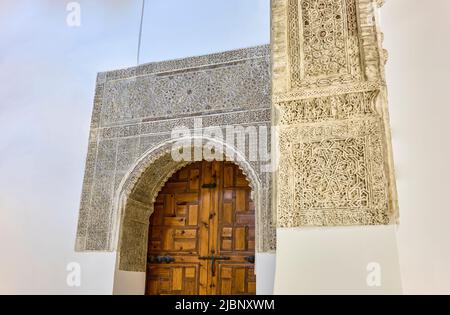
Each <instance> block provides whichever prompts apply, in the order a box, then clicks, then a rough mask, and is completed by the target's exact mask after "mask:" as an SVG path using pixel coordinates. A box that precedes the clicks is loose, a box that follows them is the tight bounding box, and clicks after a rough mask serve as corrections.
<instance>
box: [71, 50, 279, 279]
mask: <svg viewBox="0 0 450 315" xmlns="http://www.w3.org/2000/svg"><path fill="white" fill-rule="evenodd" d="M269 64H270V52H269V47H268V46H260V47H254V48H248V49H241V50H235V51H230V52H224V53H219V54H213V55H208V56H200V57H192V58H186V59H180V60H173V61H165V62H158V63H151V64H146V65H141V66H138V67H135V68H129V69H123V70H117V71H111V72H106V73H100V74H99V75H98V79H97V88H96V95H95V99H94V109H93V114H92V123H91V132H90V139H89V146H88V155H87V160H86V171H85V177H84V183H83V191H82V197H81V205H80V215H79V223H78V230H77V244H76V249H77V250H78V251H113V250H116V249H122V251H121V255H120V257H121V263H120V265H121V268H123V269H124V270H133V271H135V270H142V260H143V259H144V258H143V257H145V253H146V248H145V244H144V242H146V240H145V239H146V233H147V231H146V228H145V226H144V225H146V224H147V225H148V220H147V219H148V218H147V217H148V216H149V215H150V213H151V212H152V202H153V199H152V198H154V197H155V194H157V192H158V191H159V189H160V188H161V187H162V186H163V185H164V182H165V180H166V179H167V178H168V176H170V175H171V174H173V172H174V171H175V170H177V169H179V168H180V167H183V166H184V165H185V164H183V163H179V162H175V161H172V160H171V157H170V155H169V154H168V152H167V151H164V150H169V149H168V148H167V147H165V146H164V145H163V144H167V143H170V138H171V132H172V130H173V129H174V128H175V127H181V126H183V127H186V128H188V129H190V130H191V132H192V134H194V126H195V120H196V119H198V118H202V125H203V127H210V126H218V127H222V128H223V127H224V126H228V125H235V126H236V125H237V126H242V127H247V126H254V127H259V126H264V127H266V128H269V131H270V126H271V97H270V96H271V84H270V67H269ZM224 134H225V132H224ZM268 136H269V137H270V133H269V135H268ZM250 145H251V144H250V143H249V141H247V142H246V151H247V152H248V150H249V146H250ZM163 147H164V150H162V151H158V150H159V149H160V148H163ZM149 152H152V153H151V154H149ZM142 161H145V163H143V162H142ZM245 161H246V159H245V158H244V159H242V161H239V162H237V163H238V164H239V166H241V168H242V169H243V170H244V172H246V174H250V173H252V174H255V175H254V177H253V178H249V181H250V182H252V183H256V182H257V183H258V185H256V184H255V185H254V186H253V190H254V194H255V196H261V197H260V202H259V206H258V207H259V209H260V210H259V211H258V216H257V218H256V220H257V224H258V226H259V228H258V235H257V236H256V237H257V242H258V251H259V252H267V251H272V250H274V249H275V242H276V241H275V228H274V227H273V224H272V214H271V212H272V211H271V207H270V201H271V197H270V196H271V177H272V176H271V174H270V173H265V172H263V171H262V168H261V163H260V162H253V161H251V162H245ZM241 163H247V164H242V165H241ZM264 164H265V163H264ZM243 165H244V166H245V165H248V167H247V166H245V167H244V166H243ZM250 169H251V172H250V171H249V170H250ZM249 176H250V175H249ZM127 210H129V211H127ZM119 213H122V214H123V216H120V215H119ZM122 223H123V224H122ZM119 233H120V234H119ZM144 234H145V235H144ZM119 235H121V236H122V237H119ZM119 243H120V244H121V245H120V247H118V244H119ZM123 253H126V254H123Z"/></svg>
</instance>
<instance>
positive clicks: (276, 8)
mask: <svg viewBox="0 0 450 315" xmlns="http://www.w3.org/2000/svg"><path fill="white" fill-rule="evenodd" d="M381 3H382V1H375V0H273V1H272V49H273V61H272V72H273V76H272V82H273V90H274V95H273V102H274V108H275V115H274V123H275V124H276V125H277V126H278V127H279V128H278V130H279V134H278V137H279V144H280V147H279V162H280V163H279V170H278V172H277V174H276V176H275V178H274V186H275V187H274V190H275V193H274V203H275V204H276V207H277V211H276V212H277V218H276V220H277V224H278V226H279V227H301V226H326V225H380V224H390V223H393V222H396V219H397V216H398V210H397V197H396V189H395V176H394V168H393V163H392V151H391V143H390V131H389V121H388V111H387V99H386V87H385V79H384V64H385V62H386V58H387V53H386V52H385V50H384V49H383V48H382V46H381V45H382V34H381V33H380V32H379V27H378V24H377V17H376V9H377V6H379V5H381Z"/></svg>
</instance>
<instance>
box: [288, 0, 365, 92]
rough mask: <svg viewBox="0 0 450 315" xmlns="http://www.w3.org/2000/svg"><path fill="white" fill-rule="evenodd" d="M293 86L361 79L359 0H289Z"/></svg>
mask: <svg viewBox="0 0 450 315" xmlns="http://www.w3.org/2000/svg"><path fill="white" fill-rule="evenodd" d="M288 5H289V7H288V25H289V31H288V35H289V47H290V66H291V86H292V87H293V88H301V87H311V86H324V85H329V84H332V83H335V82H340V83H346V82H352V81H357V80H360V78H361V65H360V46H359V40H358V24H357V20H356V16H357V15H356V0H301V1H298V0H289V4H288Z"/></svg>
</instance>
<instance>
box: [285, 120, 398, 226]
mask: <svg viewBox="0 0 450 315" xmlns="http://www.w3.org/2000/svg"><path fill="white" fill-rule="evenodd" d="M381 135H382V129H381V122H380V120H379V119H377V118H370V119H369V118H366V119H364V120H349V121H343V122H341V123H338V124H335V123H333V124H332V125H323V126H321V127H305V128H302V130H301V132H298V131H297V130H296V128H292V127H288V128H283V129H282V131H281V133H280V137H281V143H280V148H281V155H282V158H281V165H282V168H281V169H280V182H279V194H280V195H279V203H278V223H279V226H281V227H288V226H311V225H312V226H321V225H360V224H363V225H376V224H388V223H389V222H390V219H391V213H390V209H389V204H388V198H387V196H388V191H389V186H388V181H387V177H386V176H385V171H386V169H385V165H384V162H383V161H384V155H383V142H382V136H381Z"/></svg>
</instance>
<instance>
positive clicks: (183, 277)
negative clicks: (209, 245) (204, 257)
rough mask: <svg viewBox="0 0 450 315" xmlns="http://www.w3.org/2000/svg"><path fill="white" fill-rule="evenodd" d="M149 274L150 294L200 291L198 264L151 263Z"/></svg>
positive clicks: (178, 293) (192, 293) (148, 291)
mask: <svg viewBox="0 0 450 315" xmlns="http://www.w3.org/2000/svg"><path fill="white" fill-rule="evenodd" d="M147 274H148V276H147V292H146V293H147V294H149V295H173V294H177V295H196V294H197V292H198V274H199V266H198V265H177V264H171V265H165V266H164V265H151V266H149V267H148V270H147Z"/></svg>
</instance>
